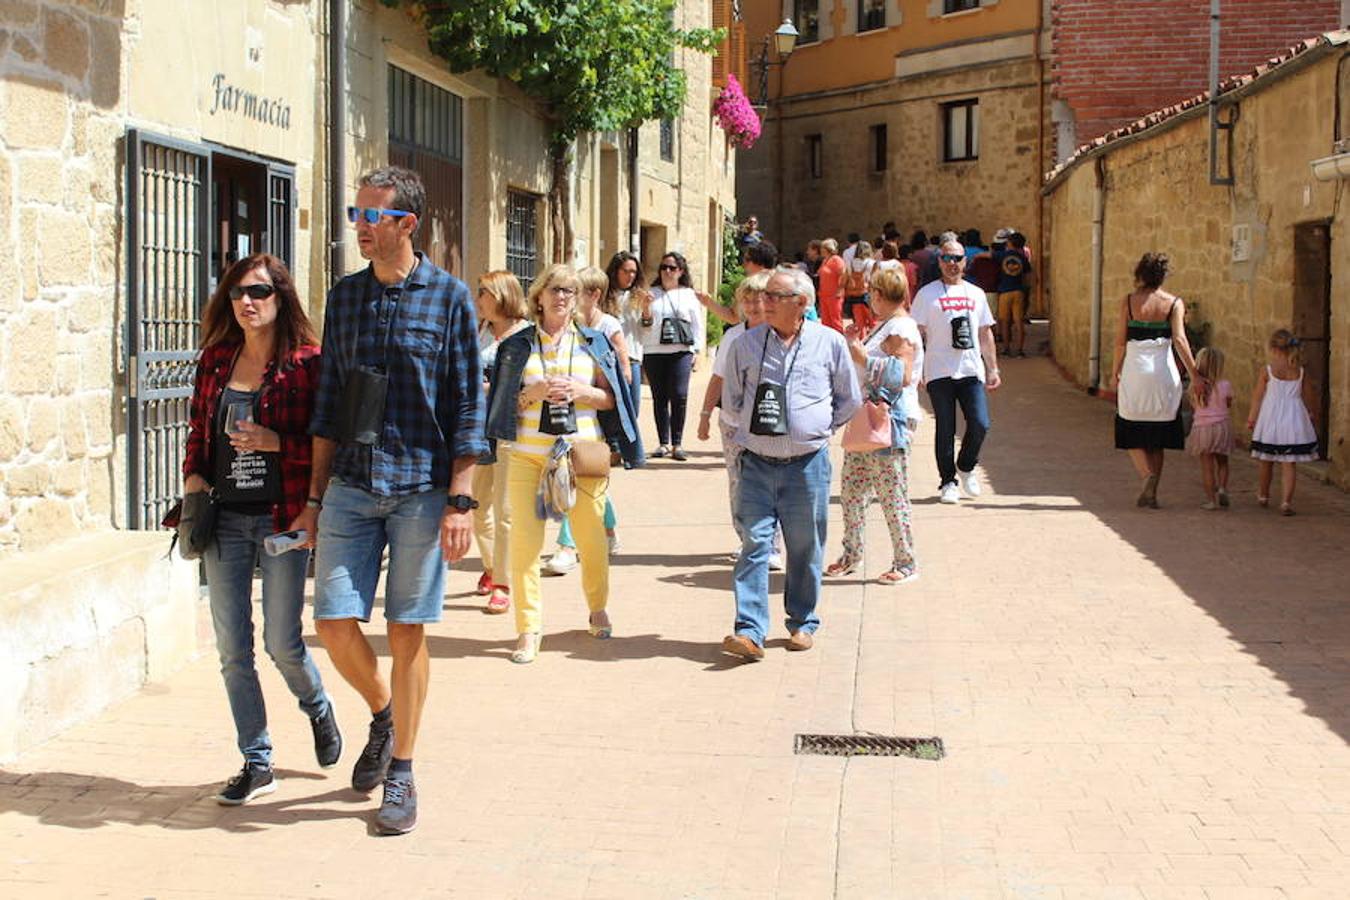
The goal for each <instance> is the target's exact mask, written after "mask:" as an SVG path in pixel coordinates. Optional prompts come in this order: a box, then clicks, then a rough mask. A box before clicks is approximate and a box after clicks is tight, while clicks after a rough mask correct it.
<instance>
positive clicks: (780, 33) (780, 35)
mask: <svg viewBox="0 0 1350 900" xmlns="http://www.w3.org/2000/svg"><path fill="white" fill-rule="evenodd" d="M800 36H801V32H799V31H798V30H797V29H796V27H795V26H794V25H793V24H792V20H791V19H784V20H783V24H782V25H779V26H778V30H777V31H775V32H774V33H773V34H772V35H767V34H766V35H764V43H762V44H761V45H760V48H759V59H757V60H756V61H755V65H757V66H759V105H760V106H768V105H769V67H770V66H784V65H787V61H788V57H789V56H791V55H792V51H793V50H796V49H797V38H798V37H800ZM771 37H772V38H773V46H774V49H775V50H777V51H778V57H779V58H778V61H777V62H774V61H772V60H770V59H769V39H770V38H771Z"/></svg>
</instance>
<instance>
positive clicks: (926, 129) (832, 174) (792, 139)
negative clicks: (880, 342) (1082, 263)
mask: <svg viewBox="0 0 1350 900" xmlns="http://www.w3.org/2000/svg"><path fill="white" fill-rule="evenodd" d="M1036 74H1037V73H1036V65H1035V63H1034V62H1033V61H1032V60H1031V59H1026V60H1024V61H1020V62H1010V63H1001V64H995V65H987V66H974V67H970V68H966V69H963V70H958V71H952V72H948V73H945V74H936V75H927V76H921V77H916V78H909V79H904V80H900V81H893V82H888V83H885V84H882V85H878V86H873V87H864V88H859V89H858V90H856V91H851V92H848V93H839V94H830V95H827V96H822V97H818V98H813V99H805V100H792V99H789V100H788V101H787V102H786V103H785V104H783V106H782V107H780V108H781V109H782V110H783V111H784V114H783V117H782V119H781V120H780V119H778V118H777V117H776V116H775V117H773V118H770V119H769V120H768V121H767V122H766V123H765V130H764V136H763V137H762V138H761V139H760V142H759V143H758V144H756V146H755V147H754V149H753V150H751V151H750V152H749V153H746V154H743V156H744V161H743V165H746V166H751V167H754V169H755V171H756V172H757V173H758V177H754V178H743V179H742V184H743V185H746V186H747V187H748V186H749V185H751V184H753V185H755V188H754V189H752V190H749V191H746V192H744V193H743V195H742V197H741V200H740V204H741V207H742V209H743V210H744V211H745V212H746V213H747V214H749V213H755V214H757V215H759V217H760V220H761V222H764V223H765V224H766V225H767V226H768V227H769V229H770V234H771V236H773V237H781V238H782V243H783V246H782V247H781V248H780V249H782V250H783V251H784V252H786V253H789V254H790V253H791V252H793V251H796V250H800V249H802V248H803V247H804V246H805V244H806V242H807V241H809V240H811V239H812V238H822V237H829V236H834V237H836V238H840V239H842V238H843V237H844V235H846V234H847V233H848V232H850V231H857V232H859V233H861V234H863V236H864V237H866V238H867V239H869V240H870V239H871V238H872V236H874V235H875V234H878V233H880V231H881V227H882V225H883V224H884V223H886V222H887V221H894V222H895V223H896V226H897V227H898V228H899V229H900V231H901V232H902V233H903V234H905V235H906V236H907V235H908V234H909V233H910V231H912V230H913V229H915V228H923V229H925V230H927V231H929V232H930V233H931V232H933V231H934V230H942V229H945V228H949V227H950V228H955V229H957V230H962V229H965V228H978V229H980V231H981V233H982V234H983V236H984V238H985V240H986V241H987V240H989V238H990V237H991V236H992V235H993V233H994V232H995V231H996V230H997V229H999V228H1001V227H1005V226H1006V227H1013V228H1017V229H1018V230H1020V231H1022V232H1023V233H1024V234H1026V235H1027V238H1028V240H1029V241H1030V243H1031V245H1032V246H1033V248H1035V247H1038V246H1039V244H1040V234H1039V230H1038V225H1037V208H1038V205H1039V185H1040V183H1041V174H1042V171H1043V169H1042V165H1041V163H1040V161H1039V160H1038V154H1037V139H1038V129H1037V121H1036V119H1037V111H1038V105H1037V104H1038V94H1037V90H1036ZM966 97H975V98H978V100H979V117H980V124H979V132H980V143H979V158H978V159H976V160H973V161H969V162H943V157H942V112H941V104H942V103H944V102H947V101H949V100H955V99H961V98H966ZM1041 112H1042V115H1044V111H1043V110H1042V111H1041ZM780 122H781V128H782V138H781V144H780V138H779V133H778V130H779V128H780ZM882 124H884V125H885V126H886V131H887V149H888V159H887V166H886V169H885V170H884V171H882V172H876V171H873V164H872V157H871V146H872V143H871V142H872V137H871V127H872V126H874V125H882ZM813 134H818V135H820V136H821V140H822V175H821V177H819V178H813V177H811V174H810V169H809V159H808V155H807V153H808V150H807V148H808V144H807V137H808V135H813ZM780 146H781V150H782V154H783V176H784V177H783V182H784V183H783V188H782V191H781V194H780V192H778V191H777V190H776V189H775V187H774V177H773V176H774V171H775V169H776V166H777V158H778V153H779V148H780ZM780 203H781V226H780V225H778V224H776V223H775V220H776V219H778V218H779V210H780Z"/></svg>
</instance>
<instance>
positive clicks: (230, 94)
mask: <svg viewBox="0 0 1350 900" xmlns="http://www.w3.org/2000/svg"><path fill="white" fill-rule="evenodd" d="M211 87H212V88H213V89H214V90H215V96H214V98H213V99H212V102H211V113H210V114H211V115H213V116H214V115H215V114H216V113H217V112H222V113H227V112H228V113H235V114H236V115H240V116H243V117H244V118H246V119H253V120H254V121H256V122H261V123H262V124H264V125H272V126H274V127H276V128H281V129H283V130H290V127H291V106H290V104H289V103H287V102H285V101H284V100H279V99H272V98H271V97H260V96H258V95H257V94H255V93H253V92H252V91H246V90H244V89H243V88H238V87H235V86H234V85H232V84H230V83H229V82H227V81H226V80H225V76H224V75H223V74H220V73H217V74H216V77H215V78H212V79H211Z"/></svg>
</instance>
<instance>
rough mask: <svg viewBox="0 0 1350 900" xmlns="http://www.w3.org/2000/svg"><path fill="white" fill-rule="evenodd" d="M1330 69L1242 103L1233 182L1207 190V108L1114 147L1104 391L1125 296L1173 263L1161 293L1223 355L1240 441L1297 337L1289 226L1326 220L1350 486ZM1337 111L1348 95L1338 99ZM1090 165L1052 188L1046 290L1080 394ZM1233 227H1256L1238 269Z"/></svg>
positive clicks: (1346, 280)
mask: <svg viewBox="0 0 1350 900" xmlns="http://www.w3.org/2000/svg"><path fill="white" fill-rule="evenodd" d="M1335 70H1336V59H1335V58H1334V57H1332V58H1326V59H1322V60H1321V61H1318V62H1315V63H1313V64H1312V65H1310V66H1309V67H1307V68H1303V69H1298V67H1297V66H1291V67H1290V71H1291V72H1293V74H1290V75H1289V76H1288V77H1285V78H1282V79H1277V80H1271V81H1269V82H1267V86H1265V87H1264V88H1263V89H1262V90H1260V91H1258V92H1256V93H1254V94H1251V95H1250V96H1248V97H1246V98H1244V99H1242V100H1241V114H1240V117H1239V120H1238V125H1237V130H1236V132H1235V134H1234V148H1235V157H1234V172H1235V176H1236V184H1235V185H1234V186H1232V187H1217V186H1212V185H1210V183H1209V136H1208V123H1207V120H1206V118H1205V114H1204V110H1203V109H1202V110H1199V111H1198V115H1195V116H1192V117H1190V118H1185V119H1181V120H1177V121H1174V122H1172V123H1169V126H1168V127H1160V128H1157V129H1155V130H1154V131H1153V132H1152V133H1151V134H1149V135H1147V136H1145V137H1144V138H1142V139H1140V140H1136V141H1125V142H1121V143H1120V145H1119V146H1113V145H1110V144H1108V145H1107V148H1106V152H1105V153H1103V154H1101V160H1102V162H1103V165H1104V167H1105V179H1104V187H1105V192H1106V194H1105V197H1106V201H1105V229H1104V243H1103V247H1104V275H1103V315H1102V329H1101V349H1102V360H1101V372H1102V387H1104V388H1107V387H1110V385H1108V384H1107V383H1106V379H1107V378H1108V377H1109V375H1110V374H1111V372H1112V371H1113V366H1114V355H1113V354H1114V348H1113V344H1114V340H1115V335H1116V328H1117V323H1118V319H1119V310H1120V303H1121V299H1122V298H1123V297H1124V296H1125V295H1126V294H1127V293H1128V292H1129V291H1130V290H1131V289H1132V286H1133V284H1132V272H1133V270H1134V265H1135V263H1136V262H1137V261H1138V259H1139V257H1140V255H1141V254H1143V253H1144V252H1146V251H1149V250H1160V251H1164V252H1166V253H1168V254H1169V255H1170V256H1171V258H1172V274H1171V276H1170V277H1169V279H1168V281H1167V284H1166V285H1165V288H1166V289H1167V290H1170V291H1172V292H1173V293H1175V294H1177V295H1178V296H1180V297H1182V298H1183V299H1185V301H1186V302H1187V305H1188V322H1189V324H1190V325H1191V326H1193V327H1196V328H1203V329H1205V331H1206V333H1207V340H1208V342H1209V343H1210V344H1212V345H1214V346H1217V347H1219V348H1220V349H1222V350H1223V351H1224V353H1225V354H1226V356H1227V371H1226V373H1225V374H1226V377H1227V378H1228V379H1229V380H1230V381H1231V382H1232V383H1233V388H1234V392H1235V400H1234V407H1233V409H1234V412H1233V421H1234V424H1235V426H1236V427H1237V428H1238V433H1239V434H1241V435H1243V436H1244V437H1245V436H1246V435H1245V429H1244V428H1243V427H1242V425H1243V423H1244V422H1245V418H1246V412H1247V407H1248V402H1249V398H1250V396H1251V390H1252V387H1253V384H1254V382H1255V379H1256V376H1257V373H1258V372H1259V370H1260V368H1261V366H1263V365H1264V364H1265V358H1266V357H1265V344H1266V341H1267V340H1268V338H1269V336H1270V333H1271V332H1272V331H1273V330H1274V329H1276V328H1281V327H1290V325H1291V319H1292V310H1293V297H1294V295H1293V285H1294V227H1295V226H1296V225H1298V224H1299V223H1307V222H1318V221H1330V223H1331V246H1332V272H1331V322H1332V332H1331V347H1332V355H1331V371H1330V375H1329V388H1330V392H1331V404H1332V409H1331V415H1330V418H1329V426H1330V442H1329V443H1330V457H1331V464H1330V467H1329V474H1330V477H1332V478H1333V479H1334V480H1336V481H1338V482H1339V483H1340V484H1342V485H1343V486H1345V487H1348V488H1350V446H1347V444H1346V439H1347V436H1348V435H1350V353H1347V352H1346V348H1347V347H1350V254H1347V253H1346V252H1345V250H1344V248H1345V247H1346V246H1347V244H1348V243H1350V225H1348V224H1347V221H1348V220H1347V217H1346V215H1345V213H1344V211H1343V210H1341V209H1340V208H1339V206H1338V203H1337V197H1338V194H1343V193H1344V191H1345V183H1344V182H1340V183H1335V182H1332V183H1324V182H1318V181H1315V180H1314V179H1313V178H1312V175H1311V172H1310V170H1309V167H1308V162H1309V161H1310V160H1313V159H1316V158H1319V157H1323V156H1327V155H1329V154H1330V153H1331V151H1332V132H1331V119H1332V110H1333V108H1334V105H1335V95H1336V90H1337V87H1336V82H1335ZM1341 93H1342V98H1341V103H1342V105H1343V106H1344V105H1345V104H1346V103H1350V90H1348V89H1347V88H1346V87H1342V88H1341ZM1094 165H1095V159H1094V158H1093V157H1092V156H1089V157H1087V158H1082V159H1080V160H1079V161H1078V162H1077V163H1076V165H1074V166H1073V168H1071V169H1069V170H1068V171H1067V172H1066V173H1065V175H1064V176H1063V177H1062V178H1061V179H1060V180H1058V181H1057V183H1055V184H1053V185H1052V192H1051V194H1050V213H1051V218H1052V219H1053V221H1054V223H1055V227H1054V231H1053V234H1052V236H1051V243H1050V263H1049V265H1048V276H1047V278H1048V288H1049V291H1050V302H1051V303H1052V305H1053V308H1054V310H1055V317H1054V319H1053V322H1052V350H1053V352H1054V355H1055V358H1056V359H1057V360H1058V361H1059V363H1060V364H1061V365H1062V366H1063V367H1064V368H1065V369H1066V370H1067V371H1068V372H1069V374H1070V375H1071V376H1072V377H1073V378H1074V379H1075V380H1076V381H1078V382H1079V383H1080V384H1085V385H1086V384H1087V383H1088V369H1089V367H1088V356H1089V351H1088V348H1089V346H1090V338H1091V333H1090V320H1091V308H1090V300H1091V297H1092V284H1091V272H1092V241H1091V235H1092V205H1093V195H1094V191H1095V178H1096V175H1095V171H1094ZM1235 225H1245V226H1249V227H1250V229H1251V236H1252V245H1251V256H1250V259H1249V260H1248V261H1245V262H1233V261H1232V238H1233V228H1234V226H1235Z"/></svg>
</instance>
